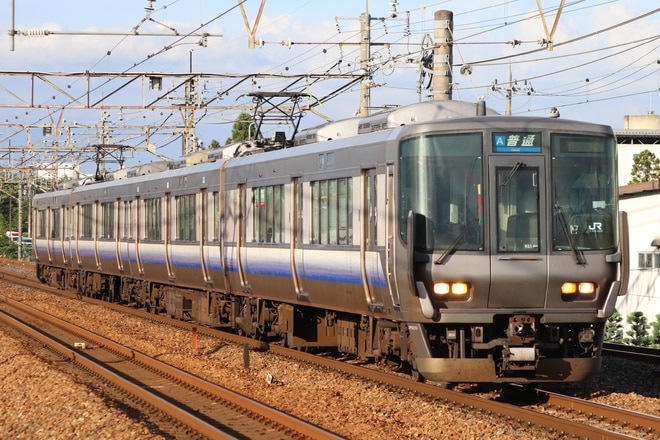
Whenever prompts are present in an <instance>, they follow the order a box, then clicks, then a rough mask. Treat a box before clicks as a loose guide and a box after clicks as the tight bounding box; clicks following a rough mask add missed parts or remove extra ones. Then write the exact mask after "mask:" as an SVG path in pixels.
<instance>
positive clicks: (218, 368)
mask: <svg viewBox="0 0 660 440" xmlns="http://www.w3.org/2000/svg"><path fill="white" fill-rule="evenodd" d="M27 270H33V266H32V267H30V266H29V265H28V267H27ZM0 289H1V291H2V292H3V293H4V294H6V295H8V296H11V297H13V298H16V299H20V300H22V301H25V302H26V303H28V304H30V305H31V306H33V307H37V308H40V309H45V310H47V311H48V312H49V313H51V314H53V315H55V316H58V317H61V318H63V319H66V320H70V321H71V322H74V323H76V324H78V325H80V326H82V327H85V328H88V329H93V330H94V331H95V332H97V333H100V334H104V335H113V339H115V340H116V341H117V342H119V343H121V344H125V345H127V346H129V347H132V348H134V349H136V350H139V351H141V352H143V353H146V354H148V355H150V356H153V357H156V358H158V359H160V360H161V361H163V362H167V363H170V364H173V365H175V366H177V367H179V368H181V369H184V370H186V371H189V372H191V373H193V374H196V375H198V376H200V377H203V378H205V379H206V380H209V381H212V382H215V383H218V384H220V385H222V386H225V387H226V388H229V389H231V390H233V391H236V392H238V393H241V394H244V395H247V396H250V397H253V398H255V399H257V400H260V401H262V402H264V403H266V404H268V405H271V406H273V407H276V408H278V409H280V410H283V411H286V412H287V413H289V414H291V415H294V416H296V417H299V418H302V419H305V420H309V421H311V422H312V423H315V424H318V425H320V426H322V427H324V428H325V429H327V430H329V431H332V432H334V433H336V434H338V435H340V436H342V437H345V438H348V439H361V440H362V439H395V438H396V439H479V438H481V439H495V438H507V439H547V438H564V437H562V436H561V435H560V434H558V433H556V432H555V433H551V432H548V431H542V432H540V431H539V430H538V428H535V427H529V426H526V425H524V424H521V423H519V422H517V421H516V420H502V419H499V418H497V417H494V416H491V415H488V414H479V413H477V412H476V411H474V410H471V409H469V408H457V407H454V406H451V405H450V404H448V403H446V402H438V401H436V400H434V399H431V398H429V397H426V396H422V395H418V394H415V393H411V392H407V391H402V390H398V389H388V388H385V387H382V386H379V385H377V384H374V383H372V382H368V381H363V380H361V379H356V378H347V377H345V376H343V375H341V374H338V373H333V372H328V371H325V370H321V369H319V368H318V367H316V366H315V365H306V364H304V363H301V362H296V361H292V360H290V359H287V358H283V357H280V356H277V355H274V354H272V353H267V352H266V353H261V352H255V351H251V352H250V353H249V366H248V368H246V365H245V364H244V357H243V348H242V347H241V346H237V345H233V344H227V343H223V342H221V341H218V340H216V339H212V338H209V337H205V336H202V335H200V336H199V337H198V348H197V349H196V350H192V348H191V334H190V333H189V332H187V331H184V330H174V329H172V328H170V327H164V326H161V325H158V324H155V323H151V322H145V321H144V320H140V319H138V318H132V317H129V316H126V315H123V314H120V313H117V312H113V311H111V310H108V309H105V308H102V307H99V306H93V305H89V304H84V305H82V304H81V303H80V302H79V301H75V300H68V299H64V298H57V299H55V298H54V297H53V296H52V295H48V294H43V293H38V292H35V291H32V290H27V289H24V288H20V287H16V286H11V285H9V284H7V283H5V282H0ZM0 338H1V341H2V343H1V344H0V420H1V422H0V439H9V438H11V439H53V438H62V439H75V438H81V439H87V438H95V439H118V440H122V439H153V438H156V439H159V438H167V437H163V436H162V435H161V434H159V433H155V432H154V430H153V426H151V425H150V424H149V423H147V422H145V421H144V420H140V419H139V417H138V418H135V415H132V416H129V415H127V414H126V413H125V412H124V411H122V409H121V408H119V406H118V405H117V404H116V402H114V401H112V400H110V399H107V398H105V397H104V396H103V395H98V394H96V393H95V392H92V391H91V390H90V389H89V388H88V387H87V386H86V385H84V384H83V383H80V382H79V381H76V380H75V378H72V377H71V376H69V375H68V374H65V373H64V372H63V371H61V370H60V369H59V368H58V366H57V365H56V364H54V363H48V362H45V361H44V360H43V359H42V358H40V357H38V356H35V355H34V354H33V353H31V352H30V351H29V350H27V349H26V347H24V346H23V345H22V344H21V343H20V341H19V340H18V339H15V338H14V337H13V335H12V334H11V333H10V332H7V331H5V330H4V329H2V328H0ZM630 365H631V364H630V363H627V362H623V361H620V360H617V359H609V358H606V359H604V367H603V371H602V372H601V373H600V374H599V375H598V376H597V377H596V378H595V379H593V380H592V381H589V382H587V383H584V384H576V385H562V387H563V388H570V389H571V390H573V393H574V394H579V395H580V396H581V397H583V398H590V399H592V400H595V401H598V402H602V403H609V404H611V405H615V406H619V407H624V408H628V409H631V410H635V411H640V412H645V413H649V414H655V415H660V398H659V396H660V392H659V391H660V383H657V384H655V383H653V380H652V379H653V378H652V373H653V368H652V367H651V366H647V365H645V364H635V365H636V368H637V369H636V371H631V368H630ZM614 390H617V391H618V392H616V393H614V392H613V391H614ZM563 391H568V390H566V389H564V390H563Z"/></svg>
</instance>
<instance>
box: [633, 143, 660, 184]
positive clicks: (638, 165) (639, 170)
mask: <svg viewBox="0 0 660 440" xmlns="http://www.w3.org/2000/svg"><path fill="white" fill-rule="evenodd" d="M631 174H632V179H631V180H630V181H629V182H628V183H629V184H631V183H640V182H650V181H652V180H658V179H660V159H658V158H657V157H656V156H655V153H653V152H651V151H649V150H642V151H640V152H639V154H636V155H635V156H634V157H633V166H632V173H631Z"/></svg>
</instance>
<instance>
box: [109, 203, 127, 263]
mask: <svg viewBox="0 0 660 440" xmlns="http://www.w3.org/2000/svg"><path fill="white" fill-rule="evenodd" d="M112 210H113V212H114V213H116V214H113V215H114V217H113V218H114V219H115V224H114V225H112V228H114V235H113V236H114V238H115V257H116V259H117V270H119V272H120V273H124V260H123V259H122V255H121V232H122V226H123V222H124V218H123V217H122V215H121V199H117V200H116V201H114V202H113V203H112Z"/></svg>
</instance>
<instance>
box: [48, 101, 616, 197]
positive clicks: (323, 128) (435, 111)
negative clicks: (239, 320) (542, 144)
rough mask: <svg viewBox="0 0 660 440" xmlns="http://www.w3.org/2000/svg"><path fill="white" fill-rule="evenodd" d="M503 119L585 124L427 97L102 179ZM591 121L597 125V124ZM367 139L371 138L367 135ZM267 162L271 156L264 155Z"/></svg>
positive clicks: (522, 122) (69, 185)
mask: <svg viewBox="0 0 660 440" xmlns="http://www.w3.org/2000/svg"><path fill="white" fill-rule="evenodd" d="M504 121H506V123H507V124H509V125H521V126H524V125H525V124H532V123H533V124H534V125H535V126H538V127H542V126H548V125H550V124H552V125H556V124H557V123H558V122H559V123H561V124H562V125H563V127H564V128H565V129H567V130H571V129H575V130H580V129H581V127H582V128H583V127H584V125H585V122H580V121H571V120H565V119H561V120H559V119H555V118H548V117H537V116H534V117H532V116H516V117H512V116H502V115H500V114H499V113H497V112H496V111H494V110H492V109H489V108H487V107H486V106H485V103H484V102H483V101H479V102H477V103H471V102H465V101H451V100H448V101H425V102H419V103H415V104H410V105H406V106H401V107H397V108H393V109H388V110H384V111H382V112H379V113H375V114H373V115H370V116H366V117H354V118H349V119H344V120H339V121H332V122H328V123H325V124H322V125H318V126H315V127H310V128H307V129H304V130H301V131H299V132H298V133H297V134H296V136H295V137H294V139H293V140H290V141H286V140H284V139H283V138H282V136H281V135H280V136H275V137H274V138H273V139H259V140H247V141H241V142H236V143H233V144H229V145H226V146H224V147H222V148H218V149H214V150H203V151H198V152H194V153H191V154H189V155H186V156H183V157H180V158H178V159H176V160H171V161H170V160H164V161H156V162H151V163H148V164H142V165H138V166H136V167H131V168H123V169H120V170H117V171H114V172H112V173H109V174H108V175H107V176H106V178H105V180H103V181H105V182H110V181H116V180H123V179H127V178H137V177H140V176H148V175H151V174H157V173H160V172H163V171H170V173H171V172H173V171H176V170H178V169H186V168H191V167H192V166H193V165H194V166H195V169H196V170H198V171H200V170H201V168H200V165H202V164H207V163H213V162H224V161H226V160H230V159H232V162H235V163H236V164H237V165H238V164H240V163H241V162H243V161H244V160H241V159H240V158H242V157H246V156H252V155H254V154H258V153H263V152H267V151H273V150H283V151H282V153H281V155H283V156H295V155H298V154H300V151H298V149H297V148H287V147H292V146H293V147H299V146H305V150H306V151H308V152H311V151H310V150H309V149H310V148H312V147H314V148H313V150H317V149H324V148H325V147H326V145H325V141H330V140H340V139H348V138H353V137H355V136H361V135H367V134H370V135H371V136H369V140H368V141H369V142H373V141H377V139H375V138H374V137H376V138H380V139H381V141H382V139H384V138H387V137H388V136H389V134H388V133H389V130H391V129H393V128H396V127H403V126H408V127H407V130H408V129H411V130H413V131H415V130H417V129H413V128H412V127H411V126H417V127H419V129H422V128H423V127H424V123H430V122H433V123H436V124H440V125H444V123H450V124H451V127H452V128H456V129H460V127H461V126H463V127H467V126H469V125H474V124H475V123H478V124H483V125H484V126H488V125H491V126H492V125H493V124H498V123H501V122H504ZM589 125H591V126H594V127H595V126H596V125H598V124H589ZM602 128H603V132H604V133H613V130H612V129H611V127H609V126H605V125H603V126H602ZM378 132H382V135H378V134H377V133H378ZM366 141H367V138H366V137H365V142H366ZM350 142H351V144H352V145H355V144H356V139H353V140H351V141H350ZM342 144H343V142H339V143H337V142H334V143H333V146H334V147H335V148H337V147H340V146H341V145H342ZM289 150H291V151H289ZM270 157H272V156H269V158H270ZM236 159H238V160H236ZM264 160H269V159H266V158H264ZM182 173H183V174H186V173H187V171H182ZM175 174H178V173H175ZM92 183H99V182H97V181H95V180H94V179H93V178H87V179H83V180H80V181H69V182H65V183H64V184H63V185H62V186H60V188H59V189H60V190H68V191H70V190H71V189H74V188H76V187H78V186H87V185H89V184H92ZM51 194H52V193H51Z"/></svg>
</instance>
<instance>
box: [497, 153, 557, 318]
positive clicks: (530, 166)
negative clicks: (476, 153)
mask: <svg viewBox="0 0 660 440" xmlns="http://www.w3.org/2000/svg"><path fill="white" fill-rule="evenodd" d="M544 165H545V163H544V157H542V156H523V157H521V156H516V157H514V156H491V157H490V161H489V174H490V175H489V183H490V212H491V216H490V218H491V219H493V221H492V222H491V227H492V228H493V232H494V233H492V234H491V249H493V250H494V252H492V254H491V268H490V269H491V274H497V276H496V277H491V289H490V296H489V300H488V306H489V307H520V308H521V309H526V308H538V307H543V306H544V305H545V296H546V290H547V278H548V270H547V264H548V260H547V243H546V239H545V234H544V233H543V231H544V230H546V229H547V228H546V227H545V225H546V221H545V218H546V208H545V206H546V196H545V194H546V188H545V171H544V170H545V166H544Z"/></svg>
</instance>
